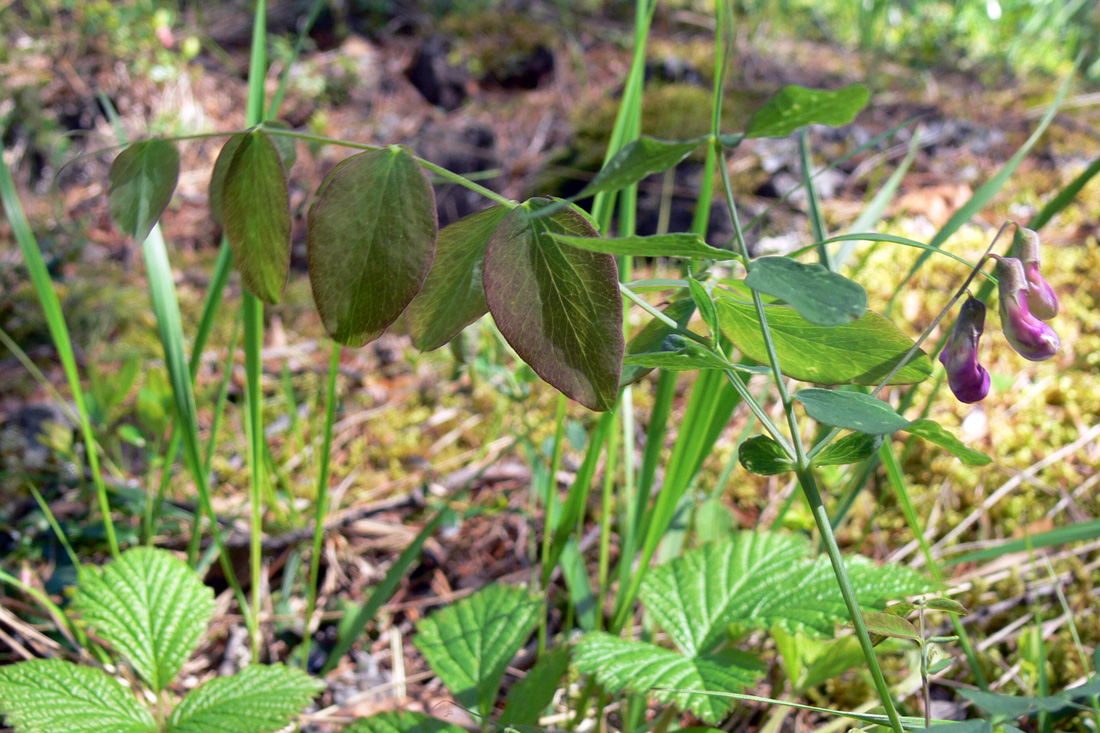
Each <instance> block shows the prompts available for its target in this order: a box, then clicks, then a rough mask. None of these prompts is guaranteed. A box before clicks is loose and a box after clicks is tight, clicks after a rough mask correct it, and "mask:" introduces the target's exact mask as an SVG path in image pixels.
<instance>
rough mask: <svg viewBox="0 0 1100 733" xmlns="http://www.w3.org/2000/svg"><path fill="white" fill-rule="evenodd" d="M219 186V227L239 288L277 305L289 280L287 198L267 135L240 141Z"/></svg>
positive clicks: (249, 135) (253, 135)
mask: <svg viewBox="0 0 1100 733" xmlns="http://www.w3.org/2000/svg"><path fill="white" fill-rule="evenodd" d="M228 146H229V143H226V147H228ZM222 153H223V154H224V153H225V150H224V148H223V151H222ZM220 157H221V156H219V158H220ZM214 167H215V170H216V169H217V165H215V166H214ZM212 183H213V182H212ZM222 186H223V188H222V193H221V215H222V225H223V226H224V228H225V238H226V240H227V241H228V242H229V248H230V249H231V250H232V251H233V260H234V262H235V263H236V265H237V269H238V270H239V271H240V273H241V284H242V285H244V288H245V290H247V291H248V292H250V293H252V295H255V296H256V297H257V298H259V299H260V300H262V301H264V302H265V303H278V302H279V301H280V300H282V297H283V290H284V288H286V281H287V278H288V277H289V275H290V197H289V194H288V193H287V186H286V174H285V173H284V172H283V162H282V160H281V159H280V158H279V151H278V149H277V148H276V147H275V145H274V144H273V143H272V142H271V140H269V139H268V137H267V135H265V134H264V133H262V132H260V131H258V130H256V131H253V132H249V133H246V134H245V135H244V136H243V139H242V140H241V141H240V142H239V143H238V144H237V146H236V150H235V151H234V152H233V158H232V159H231V160H230V161H229V167H228V169H227V170H226V172H225V181H224V183H223V184H222Z"/></svg>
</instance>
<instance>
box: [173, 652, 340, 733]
mask: <svg viewBox="0 0 1100 733" xmlns="http://www.w3.org/2000/svg"><path fill="white" fill-rule="evenodd" d="M324 688H325V685H324V683H323V682H321V681H320V680H317V679H314V678H313V677H310V676H309V675H307V674H306V673H305V672H303V671H302V670H300V669H295V668H293V667H284V666H283V665H281V664H273V665H252V666H250V667H245V668H244V669H243V670H241V671H240V672H238V673H237V674H235V675H233V676H231V677H217V678H215V679H212V680H210V681H209V682H207V683H206V684H204V685H203V686H202V687H199V688H198V689H196V690H193V691H191V692H190V693H188V695H187V697H185V698H183V700H181V701H180V704H179V705H178V706H177V707H176V709H175V710H173V711H172V716H171V717H170V718H169V719H168V730H167V733H272V732H273V731H277V730H282V729H283V728H285V727H286V726H287V725H289V724H290V723H291V722H293V721H294V720H295V718H297V717H298V715H299V714H300V713H301V712H302V711H303V710H304V709H305V707H306V705H308V704H309V702H310V700H311V699H312V698H313V696H314V695H316V694H317V693H318V692H320V691H321V690H323V689H324Z"/></svg>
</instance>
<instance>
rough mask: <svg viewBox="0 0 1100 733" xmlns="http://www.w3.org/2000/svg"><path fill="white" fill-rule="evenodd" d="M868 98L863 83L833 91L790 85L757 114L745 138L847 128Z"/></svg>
mask: <svg viewBox="0 0 1100 733" xmlns="http://www.w3.org/2000/svg"><path fill="white" fill-rule="evenodd" d="M870 98H871V93H870V92H869V91H868V90H867V87H865V86H863V85H862V84H853V85H852V86H850V87H844V88H843V89H837V90H836V91H832V92H830V91H826V90H824V89H807V88H806V87H800V86H797V85H794V84H792V85H790V86H786V87H783V88H782V89H780V90H779V91H778V92H777V93H776V95H775V96H774V97H772V98H771V99H769V100H768V101H767V102H765V103H764V106H763V107H761V108H760V109H758V110H757V111H756V114H754V115H753V116H752V120H751V121H750V122H749V129H748V130H746V131H745V137H787V135H790V134H791V133H792V132H794V131H795V130H797V129H798V128H800V127H804V126H805V125H814V124H821V125H832V126H834V127H837V126H840V125H847V124H848V123H849V122H851V121H852V120H854V119H855V117H856V115H857V114H859V111H860V110H861V109H863V108H864V107H866V106H867V101H868V100H869V99H870Z"/></svg>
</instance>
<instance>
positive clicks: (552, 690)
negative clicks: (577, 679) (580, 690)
mask: <svg viewBox="0 0 1100 733" xmlns="http://www.w3.org/2000/svg"><path fill="white" fill-rule="evenodd" d="M568 667H569V647H567V646H560V647H558V648H557V649H553V650H551V651H549V652H547V653H546V654H543V655H542V656H541V657H540V658H539V661H538V662H536V663H535V666H534V667H532V668H531V671H530V672H528V673H527V676H526V677H524V678H523V679H522V680H520V681H519V682H517V683H516V684H515V685H513V686H512V689H511V690H509V691H508V703H507V704H506V705H505V706H504V712H503V713H501V714H500V719H499V720H498V721H497V722H498V723H499V724H500V725H504V726H509V725H532V726H537V725H538V724H539V717H540V716H541V715H542V711H543V710H545V709H546V706H547V705H549V704H550V702H551V700H553V699H554V695H555V694H557V692H558V685H559V683H560V682H561V678H562V677H564V676H565V670H566V669H567V668H568Z"/></svg>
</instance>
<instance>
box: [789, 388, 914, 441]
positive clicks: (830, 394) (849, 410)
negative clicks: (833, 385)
mask: <svg viewBox="0 0 1100 733" xmlns="http://www.w3.org/2000/svg"><path fill="white" fill-rule="evenodd" d="M794 398H795V399H796V400H798V401H799V402H801V403H802V405H803V406H804V407H805V408H806V414H807V415H809V416H810V417H812V418H813V419H814V420H817V421H818V422H819V423H821V424H822V425H831V426H832V427H835V428H847V429H848V430H858V431H859V432H861V433H867V434H868V435H890V434H891V433H894V432H897V431H898V430H904V429H905V428H907V427H909V421H908V420H906V419H905V418H904V417H902V416H901V415H899V414H898V413H897V410H895V409H894V408H893V407H890V405H888V404H887V403H886V402H883V401H882V400H880V399H879V398H877V397H872V396H871V395H869V394H863V393H862V392H838V391H837V390H833V389H803V390H800V391H798V392H795V394H794Z"/></svg>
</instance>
